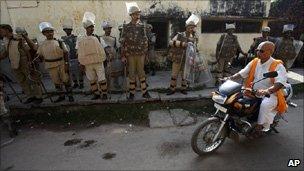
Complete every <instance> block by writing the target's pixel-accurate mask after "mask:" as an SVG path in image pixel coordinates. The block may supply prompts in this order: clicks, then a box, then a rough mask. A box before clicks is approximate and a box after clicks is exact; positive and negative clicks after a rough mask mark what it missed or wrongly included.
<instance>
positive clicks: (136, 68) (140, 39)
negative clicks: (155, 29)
mask: <svg viewBox="0 0 304 171" xmlns="http://www.w3.org/2000/svg"><path fill="white" fill-rule="evenodd" d="M126 5H127V9H128V13H129V15H130V16H131V18H132V20H131V22H130V23H128V24H124V26H123V31H122V39H121V41H122V49H121V50H122V61H123V62H127V63H128V72H129V75H128V77H129V91H130V95H129V98H128V99H129V100H133V99H134V95H135V89H136V76H138V78H139V81H140V87H141V91H142V96H143V97H144V98H150V97H151V96H150V94H149V93H148V91H147V84H146V75H145V71H144V65H145V57H146V55H147V53H148V38H147V35H146V28H145V25H144V24H143V23H141V22H140V12H141V11H140V9H139V7H138V5H137V4H136V3H134V2H133V3H126Z"/></svg>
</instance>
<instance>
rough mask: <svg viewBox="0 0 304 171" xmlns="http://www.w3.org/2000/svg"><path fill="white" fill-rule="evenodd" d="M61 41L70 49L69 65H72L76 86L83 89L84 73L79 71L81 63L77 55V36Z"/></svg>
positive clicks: (71, 69) (67, 37)
mask: <svg viewBox="0 0 304 171" xmlns="http://www.w3.org/2000/svg"><path fill="white" fill-rule="evenodd" d="M61 39H62V40H63V41H64V43H65V44H66V45H67V47H68V48H69V63H70V75H71V77H72V80H73V83H74V85H75V84H76V85H80V87H83V75H84V74H83V72H81V71H80V69H79V61H78V59H77V55H76V48H75V47H76V42H77V36H75V35H74V34H71V35H70V36H62V37H61Z"/></svg>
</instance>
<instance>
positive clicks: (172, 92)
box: [166, 89, 175, 96]
mask: <svg viewBox="0 0 304 171" xmlns="http://www.w3.org/2000/svg"><path fill="white" fill-rule="evenodd" d="M174 93H175V91H174V90H171V89H169V90H168V92H167V94H166V95H167V96H170V95H172V94H174Z"/></svg>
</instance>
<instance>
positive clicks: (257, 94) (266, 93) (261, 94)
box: [255, 89, 270, 97]
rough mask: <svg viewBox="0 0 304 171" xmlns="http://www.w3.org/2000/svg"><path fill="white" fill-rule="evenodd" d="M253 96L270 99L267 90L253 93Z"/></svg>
mask: <svg viewBox="0 0 304 171" xmlns="http://www.w3.org/2000/svg"><path fill="white" fill-rule="evenodd" d="M255 95H256V96H258V97H263V96H265V97H270V93H269V91H268V89H265V90H263V89H261V90H257V91H256V93H255Z"/></svg>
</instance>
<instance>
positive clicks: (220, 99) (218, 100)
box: [212, 93, 227, 104]
mask: <svg viewBox="0 0 304 171" xmlns="http://www.w3.org/2000/svg"><path fill="white" fill-rule="evenodd" d="M212 100H213V101H215V102H216V103H219V104H224V103H225V101H226V100H227V96H224V95H220V94H217V93H213V95H212Z"/></svg>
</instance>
